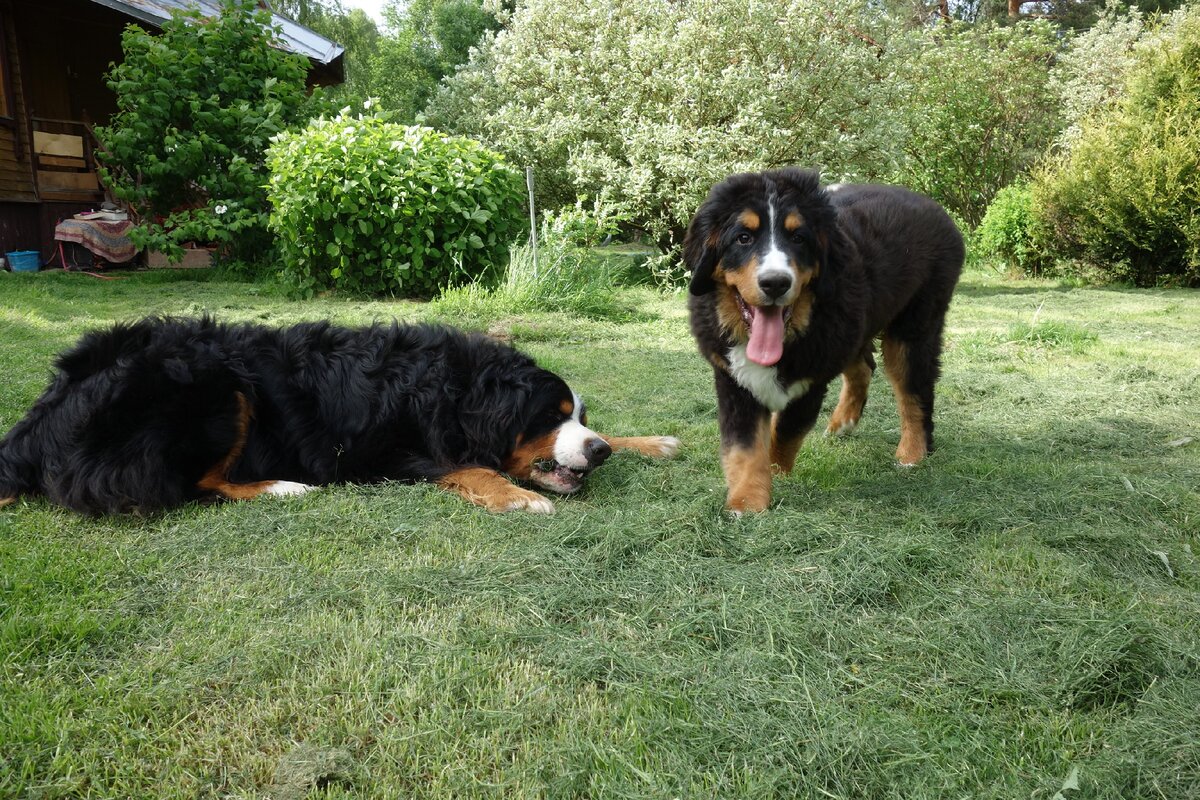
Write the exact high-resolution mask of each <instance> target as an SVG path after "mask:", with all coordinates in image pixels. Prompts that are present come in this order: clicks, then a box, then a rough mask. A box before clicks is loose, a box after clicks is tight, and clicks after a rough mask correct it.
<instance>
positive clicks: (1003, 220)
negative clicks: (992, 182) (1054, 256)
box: [973, 183, 1048, 275]
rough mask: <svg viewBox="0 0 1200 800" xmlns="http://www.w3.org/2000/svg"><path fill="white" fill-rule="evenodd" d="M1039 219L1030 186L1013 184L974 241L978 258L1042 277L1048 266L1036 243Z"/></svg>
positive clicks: (990, 210) (991, 209) (994, 205)
mask: <svg viewBox="0 0 1200 800" xmlns="http://www.w3.org/2000/svg"><path fill="white" fill-rule="evenodd" d="M1036 225H1037V218H1036V216H1035V214H1034V210H1033V197H1032V195H1031V193H1030V191H1029V186H1028V185H1026V184H1016V183H1015V184H1012V185H1010V186H1006V187H1004V188H1003V189H1001V190H1000V191H999V192H997V193H996V197H995V199H993V200H992V204H991V205H990V206H988V210H987V213H986V214H985V215H984V217H983V221H982V222H981V223H980V224H979V227H978V228H976V229H975V235H974V238H973V244H974V249H975V251H976V253H975V254H976V255H978V256H982V257H984V258H988V259H993V260H996V261H999V262H1001V263H1003V264H1005V265H1007V266H1008V267H1009V268H1010V269H1012V270H1013V271H1015V272H1019V273H1026V274H1028V275H1038V274H1041V272H1042V271H1043V270H1044V269H1045V268H1046V267H1047V266H1048V264H1047V260H1046V258H1045V257H1044V255H1043V254H1042V252H1041V250H1040V249H1039V248H1038V245H1037V244H1036V243H1035V241H1034V236H1035V232H1034V229H1035V227H1036Z"/></svg>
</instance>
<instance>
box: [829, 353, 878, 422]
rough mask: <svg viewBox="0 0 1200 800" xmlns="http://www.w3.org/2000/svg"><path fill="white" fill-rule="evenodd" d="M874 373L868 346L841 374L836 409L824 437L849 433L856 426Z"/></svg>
mask: <svg viewBox="0 0 1200 800" xmlns="http://www.w3.org/2000/svg"><path fill="white" fill-rule="evenodd" d="M874 373H875V357H874V356H873V355H872V354H871V345H870V344H868V345H867V347H866V348H865V349H864V350H863V353H862V355H861V356H860V357H859V358H858V359H857V360H855V361H854V362H852V363H851V364H850V366H848V367H846V369H845V370H844V371H843V372H842V392H841V394H840V395H839V396H838V404H837V407H836V408H835V409H833V414H832V415H831V416H830V417H829V427H827V428H826V429H825V435H826V436H837V435H840V434H844V433H850V431H852V430H854V428H855V427H856V426H857V425H858V421H859V420H860V419H862V413H863V408H864V407H865V406H866V405H867V389H868V388H869V387H870V386H871V376H872V375H873V374H874Z"/></svg>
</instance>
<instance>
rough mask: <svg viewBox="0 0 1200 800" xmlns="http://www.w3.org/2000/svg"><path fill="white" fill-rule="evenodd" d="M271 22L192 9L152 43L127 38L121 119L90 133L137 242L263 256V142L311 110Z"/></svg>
mask: <svg viewBox="0 0 1200 800" xmlns="http://www.w3.org/2000/svg"><path fill="white" fill-rule="evenodd" d="M270 20H271V16H270V14H269V13H267V12H266V11H263V10H261V9H259V8H258V4H257V3H256V2H254V0H222V3H221V14H220V15H219V16H216V17H213V18H211V19H205V18H203V17H202V16H201V15H200V13H199V12H197V11H195V10H189V11H185V12H176V13H174V14H173V16H172V17H171V19H170V20H168V21H167V22H165V23H164V24H163V29H162V33H161V34H159V35H151V34H150V33H148V32H146V31H145V30H143V29H142V28H139V27H138V26H136V25H131V26H129V27H128V28H127V29H126V30H125V33H124V35H123V36H122V40H121V41H122V47H123V48H124V52H125V59H124V61H123V62H122V63H121V64H118V65H117V66H115V67H114V68H113V70H112V72H111V73H110V74H109V78H108V84H109V86H110V87H111V88H112V89H113V91H114V92H116V95H117V107H118V111H117V113H116V115H114V116H113V118H112V120H111V123H110V124H109V125H107V126H104V127H100V128H97V129H96V134H97V136H98V138H99V139H100V142H101V144H102V148H101V150H100V151H99V158H100V161H101V165H102V166H101V174H102V176H103V177H104V180H105V182H106V184H107V185H108V186H110V187H111V189H112V191H113V194H114V195H116V196H117V197H118V198H119V199H121V200H124V201H126V202H128V203H129V204H130V207H131V209H132V210H133V212H134V214H135V217H136V218H137V219H138V221H139V223H140V224H139V225H138V227H137V229H136V230H135V232H134V234H133V238H134V240H135V241H136V242H137V243H138V244H139V245H141V246H144V247H150V248H152V249H155V250H161V251H163V252H165V253H167V255H168V256H172V257H176V258H178V257H181V256H182V250H181V249H180V248H181V245H182V244H184V243H186V242H190V241H195V242H202V243H210V242H218V243H222V244H223V245H224V246H225V251H226V253H227V254H228V255H230V256H231V257H232V258H234V259H238V260H244V261H258V262H265V261H266V260H268V259H269V258H270V252H271V238H270V235H269V234H268V232H267V215H268V207H267V200H266V192H265V190H264V188H263V185H264V184H265V183H266V168H265V166H264V163H263V159H264V155H265V153H266V149H267V145H268V143H269V141H270V138H271V137H272V136H274V135H275V134H277V133H279V132H281V131H283V130H285V129H287V128H288V127H290V126H293V125H296V124H299V123H302V122H303V121H304V120H306V119H308V118H309V116H310V115H311V112H312V110H313V103H314V102H319V100H318V101H312V100H310V99H309V98H308V96H307V95H306V93H305V86H304V84H305V75H306V72H307V68H308V67H307V61H306V60H305V59H304V58H303V57H301V56H297V55H291V54H288V53H286V52H284V51H283V50H281V49H280V48H279V47H278V46H277V43H276V41H275V34H274V33H273V32H272V30H271V28H270V27H269V26H270Z"/></svg>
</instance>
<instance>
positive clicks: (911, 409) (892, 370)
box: [883, 337, 927, 467]
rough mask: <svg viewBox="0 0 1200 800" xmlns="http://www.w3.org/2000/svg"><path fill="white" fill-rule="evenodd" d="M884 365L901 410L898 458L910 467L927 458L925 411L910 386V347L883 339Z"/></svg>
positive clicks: (902, 463)
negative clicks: (909, 388) (910, 390)
mask: <svg viewBox="0 0 1200 800" xmlns="http://www.w3.org/2000/svg"><path fill="white" fill-rule="evenodd" d="M883 367H884V370H885V371H886V372H887V376H888V380H889V381H890V382H891V384H892V391H893V392H894V393H895V395H896V408H897V409H898V410H899V412H900V446H899V447H897V448H896V460H897V461H899V462H900V464H901V466H905V467H911V466H913V465H914V464H916V463H918V462H919V461H920V460H921V459H923V458H924V457H925V454H926V452H927V451H926V449H925V412H924V410H923V409H922V408H921V401H920V400H919V399H918V398H917V397H916V395H913V394H911V393H910V392H909V391H908V389H907V385H908V347H907V346H905V344H904V343H903V342H895V341H892V340H891V339H888V338H886V337H885V338H884V340H883Z"/></svg>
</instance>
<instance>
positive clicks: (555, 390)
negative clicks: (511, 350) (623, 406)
mask: <svg viewBox="0 0 1200 800" xmlns="http://www.w3.org/2000/svg"><path fill="white" fill-rule="evenodd" d="M545 375H546V377H547V379H546V380H545V381H542V382H541V385H539V386H538V388H537V389H536V390H535V391H534V392H533V393H532V394H531V395H530V397H529V398H528V399H527V400H526V403H527V404H528V405H527V408H526V412H527V413H526V414H524V415H522V416H523V417H525V420H526V421H525V422H524V423H523V426H522V429H521V431H520V433H518V434H517V437H516V445H515V447H514V448H513V450H512V452H511V453H510V454H509V456H508V458H507V459H506V460H505V462H504V471H505V472H507V473H508V474H509V475H511V476H513V477H514V478H516V479H517V480H524V481H529V482H531V483H534V484H537V485H538V486H540V487H542V488H543V489H549V490H550V491H552V492H559V493H560V494H571V493H572V492H577V491H579V489H580V488H581V487H582V486H583V479H584V478H585V477H587V474H588V473H589V472H591V471H592V470H593V469H595V468H596V467H598V466H600V465H601V464H603V463H604V460H605V459H607V458H608V457H609V456H610V455H611V454H612V447H610V446H609V444H608V442H606V441H605V440H604V438H603V437H602V436H600V434H598V433H596V432H595V431H592V430H589V429H588V427H587V409H586V407H585V406H584V404H583V401H582V400H581V399H579V396H578V395H577V394H575V393H574V392H573V391H571V389H570V387H568V386H567V384H566V383H565V382H564V381H563V380H562V379H561V378H559V377H558V376H556V375H552V374H550V373H545Z"/></svg>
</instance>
